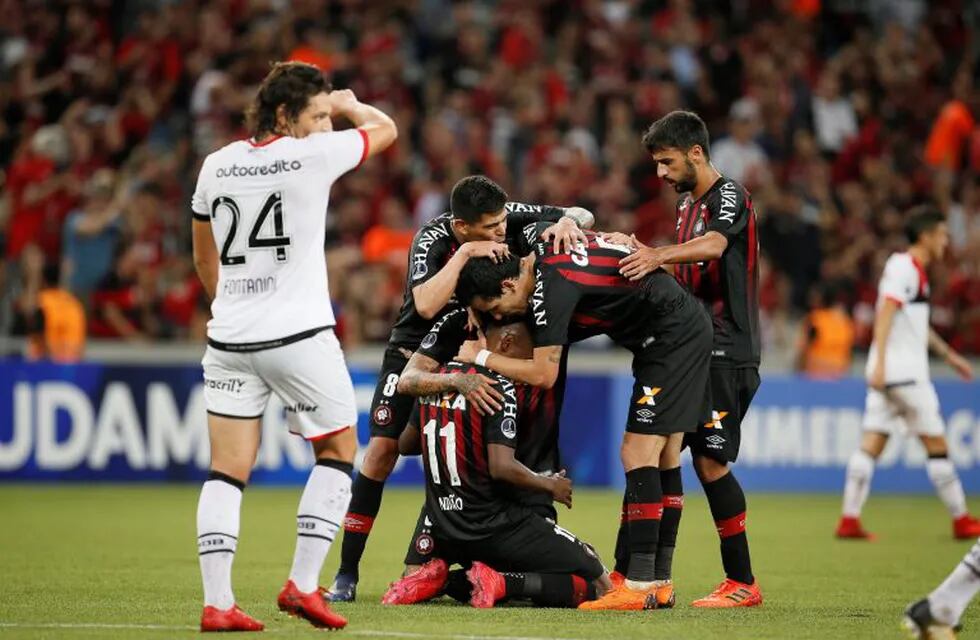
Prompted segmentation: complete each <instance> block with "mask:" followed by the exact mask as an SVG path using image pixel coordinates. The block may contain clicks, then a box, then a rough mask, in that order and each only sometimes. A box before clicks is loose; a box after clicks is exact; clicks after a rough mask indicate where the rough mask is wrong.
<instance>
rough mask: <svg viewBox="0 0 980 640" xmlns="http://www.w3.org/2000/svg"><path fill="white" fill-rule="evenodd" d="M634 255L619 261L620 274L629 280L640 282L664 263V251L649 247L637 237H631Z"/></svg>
mask: <svg viewBox="0 0 980 640" xmlns="http://www.w3.org/2000/svg"><path fill="white" fill-rule="evenodd" d="M630 240H631V242H632V246H633V247H634V251H633V253H631V254H629V255H628V256H626V257H625V258H623V259H622V260H620V261H619V273H621V274H622V275H623V277H624V278H627V279H629V280H634V281H635V280H639V279H641V278H643V277H645V276H647V275H649V274H651V273H653V272H654V271H656V270H657V269H659V268H660V266H661V265H662V264H663V263H664V256H663V251H662V250H661V249H659V248H655V247H648V246H646V245H645V244H643V243H642V242H640V241H639V240H637V239H636V236H635V235H634V236H630Z"/></svg>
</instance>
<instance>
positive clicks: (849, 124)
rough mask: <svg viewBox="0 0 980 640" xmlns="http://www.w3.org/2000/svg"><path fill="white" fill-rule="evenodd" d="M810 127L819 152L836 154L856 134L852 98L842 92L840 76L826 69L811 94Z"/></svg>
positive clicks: (855, 116)
mask: <svg viewBox="0 0 980 640" xmlns="http://www.w3.org/2000/svg"><path fill="white" fill-rule="evenodd" d="M813 129H814V131H815V132H816V135H817V144H818V145H819V147H820V150H821V151H824V152H827V153H833V154H836V153H837V152H839V151H840V150H841V149H843V148H844V144H845V143H846V142H847V141H848V140H850V139H851V138H853V137H854V136H855V135H857V132H858V126H857V114H855V112H854V106H853V105H852V104H851V101H850V100H849V99H848V98H847V97H846V96H843V95H841V92H840V79H839V78H838V77H837V74H836V73H834V71H833V70H827V71H825V72H824V74H823V75H822V76H821V78H820V82H819V83H818V84H817V90H816V92H815V93H814V95H813Z"/></svg>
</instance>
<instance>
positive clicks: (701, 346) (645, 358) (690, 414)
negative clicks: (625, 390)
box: [626, 305, 712, 435]
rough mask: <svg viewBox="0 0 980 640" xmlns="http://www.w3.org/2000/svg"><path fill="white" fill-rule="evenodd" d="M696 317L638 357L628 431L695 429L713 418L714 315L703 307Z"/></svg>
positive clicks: (659, 432)
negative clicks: (711, 315) (712, 322)
mask: <svg viewBox="0 0 980 640" xmlns="http://www.w3.org/2000/svg"><path fill="white" fill-rule="evenodd" d="M691 318H692V321H691V322H690V323H687V324H686V325H685V326H684V328H683V330H678V331H677V332H676V333H677V334H678V335H676V336H672V335H664V336H660V337H658V339H657V340H656V341H655V342H654V343H653V344H651V345H650V346H648V347H647V348H646V349H644V350H642V351H638V352H637V353H635V354H634V355H633V378H634V382H633V394H632V396H631V397H630V408H629V412H628V414H627V418H626V430H627V431H628V432H630V433H642V434H647V435H670V434H672V433H685V432H691V431H694V430H695V429H696V428H697V426H698V425H699V424H703V423H704V422H706V421H707V420H708V419H709V418H710V416H711V402H710V398H711V393H710V386H709V381H708V370H709V368H710V367H711V343H712V328H711V319H710V318H709V317H708V313H707V312H706V311H704V309H702V308H701V307H700V305H699V306H698V309H697V313H694V314H692V316H691Z"/></svg>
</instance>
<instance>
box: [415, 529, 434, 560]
mask: <svg viewBox="0 0 980 640" xmlns="http://www.w3.org/2000/svg"><path fill="white" fill-rule="evenodd" d="M435 548H436V541H435V540H433V539H432V536H430V535H429V534H427V533H423V534H421V535H420V536H419V537H418V538H416V539H415V550H416V551H417V552H418V553H419V554H420V555H423V556H427V555H429V554H430V553H432V551H433V550H434V549H435Z"/></svg>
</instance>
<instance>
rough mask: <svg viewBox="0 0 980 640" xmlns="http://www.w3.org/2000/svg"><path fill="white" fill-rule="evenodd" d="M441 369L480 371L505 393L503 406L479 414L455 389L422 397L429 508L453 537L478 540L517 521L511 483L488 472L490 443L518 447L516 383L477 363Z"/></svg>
mask: <svg viewBox="0 0 980 640" xmlns="http://www.w3.org/2000/svg"><path fill="white" fill-rule="evenodd" d="M439 371H440V373H482V374H483V375H485V376H488V377H490V378H493V379H494V380H496V381H497V383H498V388H499V389H500V391H501V393H502V394H503V396H504V402H503V408H501V409H500V410H499V411H497V412H495V413H493V414H491V415H485V416H484V415H480V414H479V413H478V412H477V411H476V410H475V409H474V408H473V407H472V406H471V405H470V404H469V402H468V401H467V400H466V398H465V397H464V396H463V395H461V394H458V393H455V392H447V393H443V394H437V395H432V396H424V397H422V398H419V402H418V411H419V416H418V417H419V422H418V423H419V429H420V431H421V437H422V463H423V466H424V467H425V485H426V486H425V500H426V508H427V511H428V512H429V515H430V517H431V518H432V520H433V522H434V524H435V525H436V528H438V529H439V530H440V531H441V532H443V533H444V535H446V536H447V537H449V538H452V539H453V540H459V541H477V540H482V539H485V538H487V537H490V536H491V535H493V534H494V533H495V532H497V531H499V530H500V529H501V528H505V527H507V526H510V525H512V524H513V523H514V521H515V513H514V510H515V508H516V503H515V502H514V501H513V499H512V497H511V489H510V486H509V485H506V484H504V483H501V482H498V481H496V480H494V479H493V477H492V476H491V475H490V465H489V452H488V447H489V445H491V444H500V445H504V446H507V447H512V448H516V446H517V440H518V405H517V394H516V389H515V386H514V383H513V382H511V381H510V380H509V379H507V378H505V377H504V376H501V375H499V374H496V373H493V372H491V371H490V370H489V369H486V368H484V367H480V366H478V365H468V364H461V363H458V362H450V363H448V364H446V365H445V366H443V367H441V368H440V369H439Z"/></svg>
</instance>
